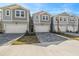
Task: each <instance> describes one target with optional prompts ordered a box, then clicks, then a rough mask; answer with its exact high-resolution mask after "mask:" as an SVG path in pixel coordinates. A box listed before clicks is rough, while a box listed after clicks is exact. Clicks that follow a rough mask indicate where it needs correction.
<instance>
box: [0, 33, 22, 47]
mask: <svg viewBox="0 0 79 59" xmlns="http://www.w3.org/2000/svg"><path fill="white" fill-rule="evenodd" d="M21 35H23V34H10V33H8V34H0V46H1V45H3V44H5V43H8V42H9V41H11V40H13V39H16V38H17V37H19V36H21Z"/></svg>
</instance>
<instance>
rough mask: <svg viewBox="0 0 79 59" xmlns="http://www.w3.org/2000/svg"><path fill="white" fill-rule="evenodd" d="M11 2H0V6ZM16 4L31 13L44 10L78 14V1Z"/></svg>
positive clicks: (51, 12) (54, 12) (55, 12)
mask: <svg viewBox="0 0 79 59" xmlns="http://www.w3.org/2000/svg"><path fill="white" fill-rule="evenodd" d="M11 4H14V3H0V7H3V6H7V5H11ZM18 4H19V5H21V6H23V7H25V8H27V9H29V10H30V12H31V13H32V14H33V13H35V12H38V11H41V10H44V11H47V12H48V13H50V14H52V15H53V14H59V13H62V12H67V13H71V14H75V15H79V3H18Z"/></svg>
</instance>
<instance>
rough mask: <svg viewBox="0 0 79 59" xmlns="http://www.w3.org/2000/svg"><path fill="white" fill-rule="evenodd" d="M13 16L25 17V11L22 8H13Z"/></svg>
mask: <svg viewBox="0 0 79 59" xmlns="http://www.w3.org/2000/svg"><path fill="white" fill-rule="evenodd" d="M15 17H18V18H24V17H25V11H24V10H15Z"/></svg>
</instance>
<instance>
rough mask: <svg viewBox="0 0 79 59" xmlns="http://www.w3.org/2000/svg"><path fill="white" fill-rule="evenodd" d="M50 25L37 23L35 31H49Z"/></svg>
mask: <svg viewBox="0 0 79 59" xmlns="http://www.w3.org/2000/svg"><path fill="white" fill-rule="evenodd" d="M49 29H50V27H49V26H46V25H36V26H35V32H49Z"/></svg>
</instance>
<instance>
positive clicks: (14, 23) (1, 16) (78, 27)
mask: <svg viewBox="0 0 79 59" xmlns="http://www.w3.org/2000/svg"><path fill="white" fill-rule="evenodd" d="M27 31H28V32H79V17H78V16H75V15H71V14H68V13H66V12H63V13H61V14H58V15H54V16H52V15H51V14H49V13H48V12H45V11H39V12H36V13H34V14H32V17H31V16H30V10H28V9H26V8H24V7H22V6H20V5H18V4H13V5H9V6H5V7H1V8H0V32H1V33H25V32H27Z"/></svg>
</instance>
